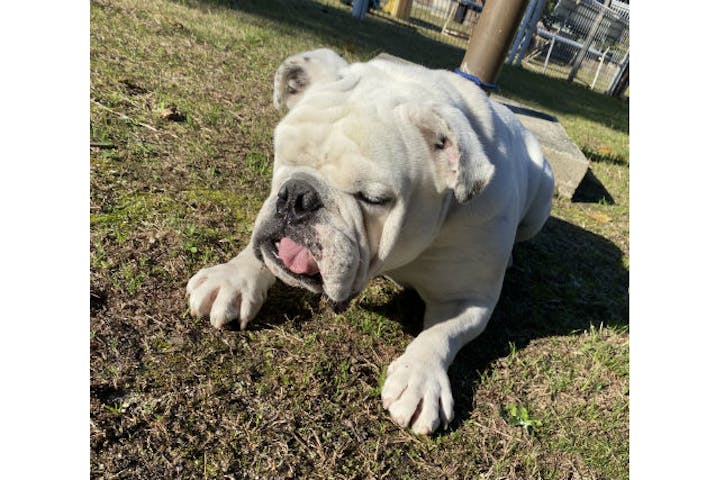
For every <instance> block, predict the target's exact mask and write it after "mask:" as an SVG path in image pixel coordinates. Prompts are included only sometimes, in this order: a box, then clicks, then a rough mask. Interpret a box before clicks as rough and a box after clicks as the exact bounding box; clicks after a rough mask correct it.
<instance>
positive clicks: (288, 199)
mask: <svg viewBox="0 0 719 480" xmlns="http://www.w3.org/2000/svg"><path fill="white" fill-rule="evenodd" d="M320 208H322V200H321V199H320V195H319V194H318V193H317V190H315V188H314V187H313V186H312V185H310V184H309V183H308V182H306V181H304V180H301V179H292V180H288V181H287V182H285V184H284V185H282V187H281V188H280V191H279V192H278V193H277V202H276V209H277V215H279V216H280V217H282V218H283V219H284V220H285V221H286V222H287V224H290V225H294V224H298V223H301V222H307V221H308V220H310V219H311V218H312V217H313V216H314V215H315V214H316V213H317V211H318V210H319V209H320Z"/></svg>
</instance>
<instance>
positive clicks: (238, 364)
mask: <svg viewBox="0 0 719 480" xmlns="http://www.w3.org/2000/svg"><path fill="white" fill-rule="evenodd" d="M319 46H329V47H331V48H334V49H336V50H337V51H339V52H340V53H342V54H343V55H345V56H346V57H347V58H348V59H349V60H366V59H369V58H371V57H372V56H374V55H376V54H377V53H379V52H381V51H387V52H389V53H392V54H394V55H398V56H402V57H405V58H408V59H409V60H412V61H416V62H420V63H423V64H426V65H429V66H432V67H443V68H454V66H456V65H458V64H459V61H460V60H461V57H462V52H461V51H460V50H458V49H456V48H455V47H452V46H449V45H445V44H442V43H437V42H435V41H433V40H431V39H429V38H426V37H423V36H421V35H419V34H418V33H417V32H415V31H412V30H410V29H407V28H398V27H397V26H396V25H394V24H391V23H388V22H386V21H384V20H382V19H377V18H368V19H367V20H366V21H365V22H363V23H362V24H358V23H356V22H354V21H353V20H352V19H351V18H350V17H349V16H348V14H347V9H334V8H331V7H327V6H323V7H320V6H317V5H316V4H313V3H306V2H291V1H288V0H267V1H259V0H255V1H252V0H248V1H242V2H229V1H227V2H197V1H183V2H180V1H177V2H172V1H168V0H147V1H139V0H112V1H110V0H104V1H103V0H95V1H93V2H92V4H91V72H90V74H91V78H90V80H91V92H90V96H91V103H90V110H91V119H90V120H91V125H90V136H91V146H90V160H91V202H90V227H91V244H90V256H91V272H90V275H91V292H90V306H91V332H90V349H91V361H90V363H91V372H90V373H91V392H90V399H91V412H90V413H91V419H92V423H91V473H92V477H93V478H108V479H109V478H236V479H244V478H363V479H364V478H392V479H395V478H397V479H401V478H408V479H412V478H448V479H449V478H488V479H489V478H491V479H494V478H508V479H527V478H544V479H565V478H598V479H626V478H628V443H629V442H628V399H629V392H628V384H629V382H628V350H629V346H628V343H629V332H628V264H629V260H628V258H629V245H628V237H629V236H628V228H629V227H628V224H629V222H628V211H629V195H628V172H629V167H628V165H629V153H628V142H629V137H628V105H627V103H626V102H624V101H622V100H618V99H612V98H608V97H605V96H602V95H598V94H596V93H593V92H590V91H589V90H587V89H586V88H582V87H580V86H578V85H567V84H566V82H564V81H561V80H554V79H550V78H547V77H542V76H539V75H537V74H534V73H531V72H528V71H525V70H521V69H513V68H505V69H504V70H503V73H502V75H501V77H500V79H499V83H500V85H501V87H502V89H503V90H502V94H503V95H505V96H509V97H511V98H514V99H516V100H519V101H521V102H523V103H525V104H527V105H529V106H531V107H534V108H537V109H539V110H542V111H545V112H548V113H551V114H553V115H556V116H557V117H558V118H559V119H560V120H561V122H562V124H563V125H564V127H565V128H566V130H567V132H568V133H569V134H570V136H571V137H572V138H573V139H574V141H575V142H576V143H577V144H578V145H579V146H580V148H581V149H582V150H583V151H584V152H585V154H586V155H587V157H588V158H589V159H590V161H591V172H592V178H593V179H594V182H593V183H591V184H589V185H585V186H583V190H584V193H581V192H580V193H581V194H579V195H578V196H577V198H575V200H574V201H570V200H567V199H563V198H557V199H555V204H554V210H553V217H552V219H550V221H549V222H548V224H547V225H546V227H545V229H544V230H543V232H542V233H541V234H540V235H539V236H538V237H537V238H536V239H535V240H533V241H532V242H529V243H527V244H525V245H521V246H519V247H518V248H517V250H516V252H515V262H514V263H515V267H514V268H512V269H511V270H510V271H509V272H508V274H507V278H506V281H505V287H504V290H503V294H502V298H501V300H500V303H499V305H498V306H497V309H496V311H495V314H494V316H493V318H492V321H491V322H490V325H489V327H488V329H487V331H486V332H485V333H484V334H483V335H482V336H480V337H479V338H478V339H477V340H475V341H474V342H472V343H471V344H470V345H468V346H467V347H466V348H465V349H464V350H463V351H462V352H460V354H459V356H458V358H457V361H456V362H455V364H454V365H453V366H452V367H451V368H450V372H449V374H450V378H451V380H452V385H453V394H454V396H455V402H456V408H455V410H456V419H455V420H454V421H453V422H452V424H451V426H450V428H449V430H447V431H445V432H440V433H438V434H437V435H434V436H432V437H430V438H423V437H417V436H415V435H413V434H411V432H408V431H406V430H403V429H401V428H398V427H397V426H395V425H394V424H393V423H392V422H391V421H390V420H389V418H388V416H387V415H386V413H385V412H384V411H383V410H382V407H381V402H380V399H379V393H380V386H381V384H382V381H383V379H384V371H385V368H386V366H387V365H388V364H389V362H390V361H391V360H392V359H394V358H395V357H396V356H398V355H399V354H400V353H401V352H402V351H403V350H404V348H405V346H406V345H407V344H408V343H409V342H410V341H411V339H412V338H413V336H414V335H416V334H417V332H418V329H419V323H420V319H421V315H422V308H423V307H422V305H421V302H419V300H418V298H417V296H416V294H414V293H413V292H407V291H400V290H398V289H397V288H396V287H394V286H393V285H391V284H389V283H387V282H385V281H382V280H376V281H373V282H372V283H371V284H370V285H369V287H368V288H367V290H366V291H365V292H364V293H363V294H362V295H361V296H360V298H358V299H357V300H356V301H355V302H354V303H353V305H352V306H351V308H350V309H349V310H348V311H347V312H346V313H344V314H342V315H335V314H333V313H332V312H331V310H330V309H329V308H328V306H327V305H325V303H324V302H323V301H322V300H320V299H319V298H318V297H317V296H315V295H312V294H309V293H306V292H304V291H300V290H296V289H292V288H289V287H286V286H284V285H281V284H277V285H275V286H274V287H273V288H272V291H271V292H270V296H269V300H268V302H267V304H266V305H265V306H264V307H263V310H262V311H261V313H260V315H259V317H258V318H257V320H256V321H255V322H254V323H253V324H252V327H251V329H250V330H248V331H245V332H239V331H229V332H228V331H225V332H216V331H214V329H212V328H211V327H210V325H209V322H208V321H206V320H198V319H194V318H191V317H190V316H189V314H188V311H187V307H186V303H185V299H184V287H185V282H186V281H187V279H188V278H189V277H190V276H191V275H192V274H193V273H194V272H195V271H196V270H197V269H199V268H201V267H204V266H208V265H211V264H213V263H217V262H221V261H226V260H227V259H229V258H230V257H231V256H233V255H234V254H236V252H237V251H238V250H239V249H240V248H242V247H243V246H244V244H245V243H246V242H247V241H248V239H249V237H250V234H251V231H252V225H253V221H254V218H255V214H256V212H257V211H258V210H259V207H260V205H261V203H262V200H263V199H264V197H265V195H266V194H267V191H268V190H269V178H270V175H271V165H270V161H271V159H272V157H273V152H272V141H271V140H272V129H273V127H274V125H275V124H276V122H277V121H278V119H279V117H278V114H277V113H276V112H275V111H274V109H273V108H272V105H271V98H272V97H271V94H272V91H271V88H272V81H271V79H272V76H273V74H274V70H275V68H276V66H277V65H278V63H279V62H280V61H281V60H282V59H283V58H284V57H285V56H287V55H289V54H291V53H295V52H297V51H301V50H306V49H311V48H316V47H319ZM171 105H172V106H174V107H175V108H176V109H177V110H178V111H179V112H181V113H182V114H183V116H184V117H181V118H184V120H182V121H173V120H171V119H169V118H167V115H165V114H164V113H163V112H165V111H166V109H167V108H168V107H169V106H171Z"/></svg>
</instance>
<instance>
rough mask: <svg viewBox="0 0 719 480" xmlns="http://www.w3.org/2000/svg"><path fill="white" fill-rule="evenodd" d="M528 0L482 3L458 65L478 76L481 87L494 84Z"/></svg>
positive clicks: (492, 0)
mask: <svg viewBox="0 0 719 480" xmlns="http://www.w3.org/2000/svg"><path fill="white" fill-rule="evenodd" d="M528 2H529V0H487V2H486V3H485V5H484V8H483V9H482V14H481V15H480V16H479V21H478V22H477V25H475V27H474V30H472V36H471V37H470V39H469V45H468V47H467V51H466V52H465V54H464V59H463V60H462V64H461V66H460V67H459V70H461V71H462V72H464V73H467V74H469V75H472V76H474V77H476V78H478V79H480V81H481V82H483V84H484V86H483V88H485V89H492V88H494V85H493V84H494V82H495V80H496V79H497V77H498V76H499V70H500V69H501V68H502V63H503V62H504V59H505V58H506V56H507V52H508V51H509V47H510V46H511V43H512V39H513V38H514V35H515V34H516V33H517V28H518V27H519V22H520V21H521V20H522V15H523V14H524V11H525V10H526V7H527V3H528Z"/></svg>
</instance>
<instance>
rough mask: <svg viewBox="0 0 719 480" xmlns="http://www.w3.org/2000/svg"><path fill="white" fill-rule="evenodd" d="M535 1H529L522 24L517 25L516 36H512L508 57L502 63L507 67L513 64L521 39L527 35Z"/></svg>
mask: <svg viewBox="0 0 719 480" xmlns="http://www.w3.org/2000/svg"><path fill="white" fill-rule="evenodd" d="M537 1H538V0H529V5H527V9H526V10H525V11H524V16H523V17H522V23H521V24H520V25H519V29H517V34H516V35H515V36H514V42H512V48H511V49H510V50H509V55H508V56H507V60H506V61H505V62H504V63H507V64H509V65H511V64H512V63H514V56H515V55H516V54H517V50H518V49H519V45H520V44H521V43H522V39H523V38H524V36H525V35H526V34H527V29H528V25H529V20H530V18H531V17H532V12H534V8H535V5H536V4H537Z"/></svg>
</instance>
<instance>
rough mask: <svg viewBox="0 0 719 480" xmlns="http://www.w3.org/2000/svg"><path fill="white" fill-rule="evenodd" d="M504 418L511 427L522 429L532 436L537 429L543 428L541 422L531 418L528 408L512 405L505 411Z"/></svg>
mask: <svg viewBox="0 0 719 480" xmlns="http://www.w3.org/2000/svg"><path fill="white" fill-rule="evenodd" d="M504 417H505V418H506V420H507V422H508V423H509V424H510V425H512V426H514V427H516V426H519V427H522V428H524V429H525V430H526V431H527V433H530V434H532V433H534V431H535V430H536V429H537V428H539V427H541V426H542V422H541V421H539V420H537V419H536V418H532V417H530V416H529V411H528V410H527V407H518V406H517V405H510V406H508V407H507V408H505V409H504Z"/></svg>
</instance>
